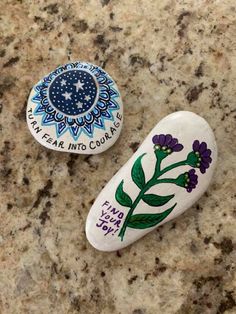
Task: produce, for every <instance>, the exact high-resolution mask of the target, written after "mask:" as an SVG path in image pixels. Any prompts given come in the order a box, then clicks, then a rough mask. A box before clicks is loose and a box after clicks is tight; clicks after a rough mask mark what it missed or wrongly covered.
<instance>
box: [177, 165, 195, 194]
mask: <svg viewBox="0 0 236 314" xmlns="http://www.w3.org/2000/svg"><path fill="white" fill-rule="evenodd" d="M176 184H177V185H178V186H181V187H183V188H185V189H186V190H187V192H189V193H190V192H192V190H193V189H195V188H196V186H197V184H198V176H197V175H196V174H195V169H190V170H189V171H188V172H185V173H182V174H181V175H179V176H178V178H177V179H176Z"/></svg>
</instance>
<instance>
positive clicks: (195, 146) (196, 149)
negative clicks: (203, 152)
mask: <svg viewBox="0 0 236 314" xmlns="http://www.w3.org/2000/svg"><path fill="white" fill-rule="evenodd" d="M198 149H199V141H198V140H195V141H194V142H193V150H194V151H195V152H197V151H198Z"/></svg>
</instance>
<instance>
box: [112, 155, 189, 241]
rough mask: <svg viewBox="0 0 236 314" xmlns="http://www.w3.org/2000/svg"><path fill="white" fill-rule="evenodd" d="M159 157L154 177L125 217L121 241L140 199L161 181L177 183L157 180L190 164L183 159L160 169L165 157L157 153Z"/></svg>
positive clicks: (162, 180) (120, 234)
mask: <svg viewBox="0 0 236 314" xmlns="http://www.w3.org/2000/svg"><path fill="white" fill-rule="evenodd" d="M156 157H157V163H156V167H155V172H154V175H153V177H152V178H151V179H150V180H149V181H148V182H147V183H146V185H145V186H144V188H143V189H142V190H141V191H140V192H139V194H138V196H137V197H136V199H135V201H134V202H133V204H132V206H131V207H130V210H129V212H128V214H127V216H126V218H125V221H124V223H123V225H122V228H121V230H120V232H119V235H118V236H119V237H120V238H121V241H123V239H124V235H125V232H126V228H127V226H128V222H129V219H130V217H131V216H132V214H133V212H134V210H135V208H136V207H137V205H138V203H139V202H140V200H141V199H142V197H143V195H144V194H145V193H146V192H147V191H148V190H149V189H150V188H151V187H152V186H154V185H156V184H160V183H175V179H161V180H157V179H158V178H159V177H160V176H162V175H163V174H164V173H166V172H168V171H170V170H172V169H174V168H177V167H180V166H185V165H188V163H187V160H183V161H179V162H176V163H175V164H172V165H170V166H168V167H166V168H164V169H163V170H160V165H161V161H162V159H163V158H158V156H157V155H156Z"/></svg>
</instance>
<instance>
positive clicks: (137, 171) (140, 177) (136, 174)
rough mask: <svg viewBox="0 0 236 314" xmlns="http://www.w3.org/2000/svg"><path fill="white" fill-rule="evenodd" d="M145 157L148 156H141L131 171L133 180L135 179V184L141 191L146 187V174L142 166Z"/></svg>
mask: <svg viewBox="0 0 236 314" xmlns="http://www.w3.org/2000/svg"><path fill="white" fill-rule="evenodd" d="M144 155H146V154H142V155H141V156H139V157H138V158H137V159H136V161H135V163H134V165H133V167H132V170H131V176H132V179H133V181H134V183H135V184H136V185H137V186H138V187H139V188H140V189H142V188H143V187H144V186H145V174H144V171H143V168H142V164H141V160H142V158H143V156H144Z"/></svg>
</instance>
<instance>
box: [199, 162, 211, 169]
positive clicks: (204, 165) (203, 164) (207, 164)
mask: <svg viewBox="0 0 236 314" xmlns="http://www.w3.org/2000/svg"><path fill="white" fill-rule="evenodd" d="M201 165H202V166H203V167H205V168H206V169H207V168H209V166H210V165H209V163H208V162H204V161H201Z"/></svg>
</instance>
